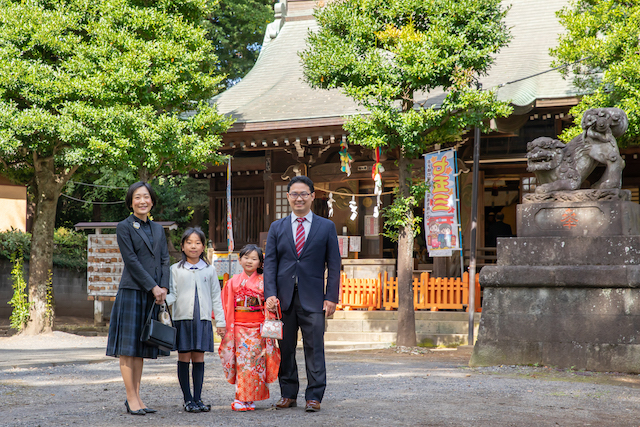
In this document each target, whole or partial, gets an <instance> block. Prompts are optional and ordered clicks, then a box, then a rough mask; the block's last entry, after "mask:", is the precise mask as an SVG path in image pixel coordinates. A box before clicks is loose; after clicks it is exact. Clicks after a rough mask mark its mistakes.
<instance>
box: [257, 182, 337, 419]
mask: <svg viewBox="0 0 640 427" xmlns="http://www.w3.org/2000/svg"><path fill="white" fill-rule="evenodd" d="M287 197H288V199H289V204H290V205H291V209H292V210H293V212H292V213H291V215H289V216H287V217H285V218H282V219H280V220H277V221H275V222H273V223H272V224H271V227H270V228H269V234H268V236H267V247H266V254H265V260H264V294H265V297H266V305H267V309H269V310H271V311H275V310H276V307H277V303H278V302H279V303H280V306H281V308H282V320H283V322H284V332H283V338H282V340H281V341H280V351H281V354H282V360H281V362H280V375H279V380H280V395H281V398H280V400H279V401H278V402H277V403H276V408H278V409H283V408H290V407H294V406H297V402H296V398H297V396H298V390H299V388H300V383H299V380H298V366H297V364H296V346H297V342H298V328H300V329H301V330H302V341H303V343H304V360H305V365H306V370H307V389H306V391H305V399H306V406H305V410H306V411H307V412H317V411H319V410H320V402H322V397H323V396H324V390H325V388H326V385H327V374H326V366H325V359H324V318H325V316H331V315H332V314H333V313H334V311H335V310H336V303H337V302H338V293H339V290H340V266H341V263H342V262H341V259H340V250H339V249H338V236H337V233H336V227H335V225H334V224H333V222H332V221H330V220H328V219H325V218H322V217H320V216H318V215H315V214H314V213H313V212H311V205H312V203H313V200H314V199H315V192H314V189H313V181H311V179H309V178H308V177H306V176H296V177H294V178H292V179H291V181H290V182H289V186H288V188H287ZM325 268H326V269H327V270H328V274H327V280H326V288H325Z"/></svg>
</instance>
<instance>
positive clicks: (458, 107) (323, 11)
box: [301, 0, 510, 346]
mask: <svg viewBox="0 0 640 427" xmlns="http://www.w3.org/2000/svg"><path fill="white" fill-rule="evenodd" d="M505 13H506V11H505V10H503V9H502V8H501V7H500V1H499V0H463V1H451V0H433V1H429V2H426V1H424V0H341V1H335V2H328V5H327V6H326V7H324V8H320V9H318V10H316V12H315V17H316V19H317V21H318V23H319V25H320V29H319V31H318V32H317V33H310V34H309V36H308V39H307V46H308V49H307V50H305V51H304V52H302V53H301V58H302V61H303V66H304V75H305V78H306V80H307V81H308V82H309V84H310V85H311V86H313V87H317V88H324V89H330V88H341V89H342V90H343V91H344V93H346V94H347V95H348V96H350V97H352V98H353V99H355V100H356V101H357V102H359V103H360V104H361V105H363V106H365V107H366V108H367V109H368V111H369V113H368V114H364V115H358V116H353V117H351V118H349V120H348V121H347V123H346V124H345V126H344V127H345V129H346V130H347V131H349V134H350V135H349V138H350V140H351V142H353V143H356V144H360V145H363V146H367V147H372V148H374V147H381V148H382V149H383V150H385V151H393V152H394V153H395V155H396V156H397V158H398V167H399V174H400V180H399V190H398V195H397V197H396V199H397V200H398V202H402V200H401V199H408V198H409V197H410V188H411V186H412V182H411V160H412V159H416V158H417V157H419V156H420V155H421V154H423V153H424V152H426V151H427V150H428V147H429V146H431V145H433V144H435V143H447V142H452V141H455V140H458V139H460V135H461V134H462V133H463V132H464V131H465V130H466V129H468V128H469V127H471V126H476V125H481V124H482V122H483V120H487V119H489V118H493V117H496V116H504V115H507V114H508V113H509V112H510V108H509V107H508V106H507V105H506V104H504V103H499V102H496V98H495V94H494V93H492V92H489V91H481V90H478V89H477V88H476V85H475V84H474V81H475V79H476V78H477V77H478V76H482V75H484V74H485V73H486V72H487V70H488V68H489V66H490V65H491V63H492V57H493V56H494V55H495V53H496V52H497V51H498V50H499V49H500V47H502V46H504V45H505V44H506V43H507V42H508V41H509V38H510V35H509V32H508V30H507V28H506V27H505V25H504V23H503V18H504V15H505ZM438 89H441V90H444V91H445V92H446V96H445V97H444V99H443V100H442V102H441V103H440V104H439V105H438V106H430V105H428V104H427V103H417V102H416V100H418V99H424V98H426V97H428V94H429V91H435V90H438ZM421 97H422V98H421ZM405 205H406V204H405ZM400 210H401V211H402V212H403V214H402V216H403V218H400V219H401V221H400V222H401V224H400V225H399V233H398V289H399V291H398V292H399V309H398V341H397V343H398V345H403V346H413V345H415V344H416V335H415V316H414V309H413V292H412V285H411V283H412V280H411V272H412V250H413V239H414V229H413V225H414V224H415V222H414V221H413V211H412V207H411V206H409V208H406V209H400Z"/></svg>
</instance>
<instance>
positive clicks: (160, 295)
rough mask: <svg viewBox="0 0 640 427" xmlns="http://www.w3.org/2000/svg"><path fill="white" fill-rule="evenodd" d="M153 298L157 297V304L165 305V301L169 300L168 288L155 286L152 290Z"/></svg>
mask: <svg viewBox="0 0 640 427" xmlns="http://www.w3.org/2000/svg"><path fill="white" fill-rule="evenodd" d="M151 292H152V293H153V296H154V297H156V304H162V303H164V301H165V299H167V288H161V287H160V286H158V285H155V286H154V287H153V289H151Z"/></svg>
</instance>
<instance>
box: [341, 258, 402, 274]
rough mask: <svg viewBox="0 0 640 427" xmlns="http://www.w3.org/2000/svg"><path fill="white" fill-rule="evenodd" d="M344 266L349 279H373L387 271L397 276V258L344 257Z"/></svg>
mask: <svg viewBox="0 0 640 427" xmlns="http://www.w3.org/2000/svg"><path fill="white" fill-rule="evenodd" d="M342 268H343V270H344V273H345V274H346V275H347V279H372V278H376V277H378V274H380V273H383V274H384V272H385V271H386V272H387V274H388V275H389V277H395V276H396V260H395V259H387V258H376V259H347V258H343V259H342Z"/></svg>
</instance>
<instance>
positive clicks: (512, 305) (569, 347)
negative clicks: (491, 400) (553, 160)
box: [470, 201, 640, 373]
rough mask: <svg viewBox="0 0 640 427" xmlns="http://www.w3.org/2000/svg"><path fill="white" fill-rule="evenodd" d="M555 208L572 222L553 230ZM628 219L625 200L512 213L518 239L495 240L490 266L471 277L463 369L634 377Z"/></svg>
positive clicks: (634, 294) (638, 250)
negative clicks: (476, 318) (512, 367)
mask: <svg viewBox="0 0 640 427" xmlns="http://www.w3.org/2000/svg"><path fill="white" fill-rule="evenodd" d="M556 209H559V210H556ZM562 209H565V211H566V210H567V209H570V210H571V213H572V218H577V222H573V221H572V222H571V224H573V225H572V226H570V227H569V226H567V227H564V226H562V225H559V224H562V220H563V218H566V216H563V215H564V214H563V213H562ZM554 210H556V211H554ZM638 212H640V210H639V206H638V205H637V204H635V203H631V202H627V201H606V202H584V203H577V202H552V203H533V204H526V205H521V206H519V212H518V221H519V228H518V237H515V238H501V239H498V246H497V249H498V262H497V264H496V265H495V266H486V267H484V268H483V269H482V270H481V272H480V284H481V285H482V286H483V287H484V298H483V305H482V320H481V322H480V328H479V333H478V340H477V343H476V345H475V348H474V352H473V355H472V358H471V362H470V364H471V365H472V366H489V365H498V364H536V363H537V364H541V365H552V366H558V367H562V368H570V367H574V368H575V369H587V370H593V371H618V372H634V373H635V372H640V233H639V232H638V230H639V229H640V228H639V227H640V219H639V217H638ZM520 227H522V228H520ZM545 234H546V236H544V235H545Z"/></svg>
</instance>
